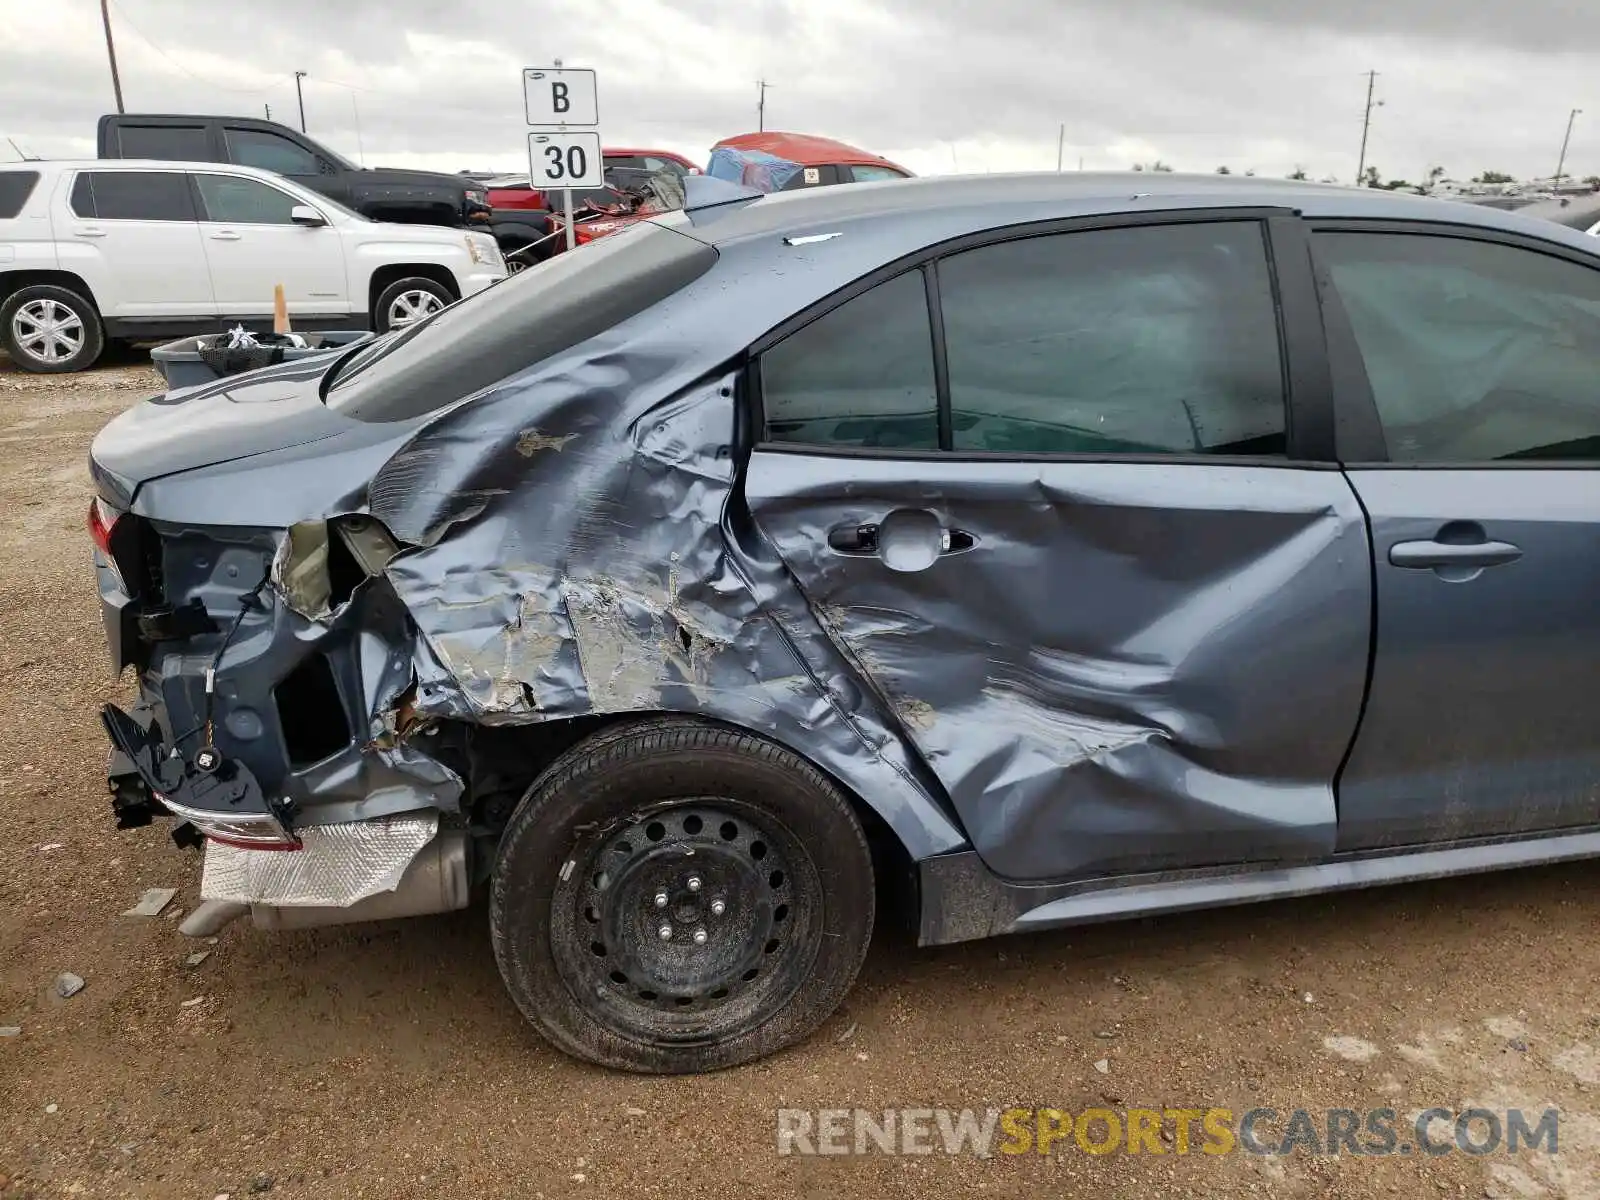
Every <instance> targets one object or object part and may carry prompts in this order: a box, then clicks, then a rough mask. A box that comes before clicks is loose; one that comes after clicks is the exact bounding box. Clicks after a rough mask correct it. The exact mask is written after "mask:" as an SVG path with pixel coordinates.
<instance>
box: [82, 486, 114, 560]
mask: <svg viewBox="0 0 1600 1200" xmlns="http://www.w3.org/2000/svg"><path fill="white" fill-rule="evenodd" d="M121 516H122V514H121V513H120V512H118V511H117V510H116V509H114V508H112V507H111V505H109V504H107V503H106V502H105V501H104V500H102V499H100V497H98V496H96V497H95V498H94V499H93V500H91V501H90V502H89V536H90V537H92V538H93V539H94V544H95V545H96V546H97V547H99V550H100V553H101V554H104V555H105V556H106V560H107V561H108V562H109V561H111V531H112V530H113V529H115V528H116V525H117V521H118V520H119V519H120V518H121Z"/></svg>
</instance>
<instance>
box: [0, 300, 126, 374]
mask: <svg viewBox="0 0 1600 1200" xmlns="http://www.w3.org/2000/svg"><path fill="white" fill-rule="evenodd" d="M0 346H4V347H5V351H6V353H7V354H9V355H10V356H11V361H12V362H14V363H16V365H17V366H18V367H20V368H22V370H24V371H33V372H36V373H40V374H58V373H61V372H66V371H81V370H83V369H84V368H86V367H89V366H92V365H93V364H94V361H95V360H96V359H97V358H99V357H100V351H101V350H102V349H104V347H105V334H104V333H103V331H102V330H101V328H100V314H99V313H97V312H96V311H95V309H94V305H93V304H90V303H89V301H87V300H85V299H84V298H83V297H82V296H80V295H79V294H78V293H77V292H74V291H71V290H69V289H67V288H64V287H54V286H51V285H48V284H39V285H36V286H34V287H25V288H23V289H21V290H20V291H17V292H14V293H12V294H11V296H9V297H8V298H7V299H6V301H5V303H4V304H0Z"/></svg>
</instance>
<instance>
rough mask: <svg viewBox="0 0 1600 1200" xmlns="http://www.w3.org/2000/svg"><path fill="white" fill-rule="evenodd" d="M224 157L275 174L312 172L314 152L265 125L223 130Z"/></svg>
mask: <svg viewBox="0 0 1600 1200" xmlns="http://www.w3.org/2000/svg"><path fill="white" fill-rule="evenodd" d="M226 136H227V139H228V161H229V162H233V163H238V164H239V165H240V166H241V167H258V168H260V169H261V170H263V171H274V172H276V173H277V174H279V175H315V174H317V172H318V170H319V168H318V165H317V156H316V155H315V154H313V153H311V151H309V150H307V149H306V148H305V147H304V146H301V145H299V144H298V143H296V142H292V141H290V140H289V139H288V138H286V137H284V136H282V135H281V134H276V133H272V132H270V131H268V130H265V129H233V128H229V129H228V130H227V132H226Z"/></svg>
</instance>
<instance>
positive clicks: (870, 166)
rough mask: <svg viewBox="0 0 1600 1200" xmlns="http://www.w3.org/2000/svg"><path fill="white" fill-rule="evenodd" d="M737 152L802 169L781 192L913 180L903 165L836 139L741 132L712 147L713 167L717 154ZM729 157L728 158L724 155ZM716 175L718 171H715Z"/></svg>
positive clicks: (795, 134) (783, 186) (770, 131)
mask: <svg viewBox="0 0 1600 1200" xmlns="http://www.w3.org/2000/svg"><path fill="white" fill-rule="evenodd" d="M719 150H725V151H736V152H743V153H749V152H751V151H754V152H756V153H758V154H767V155H771V156H772V157H773V158H775V159H781V160H783V161H784V162H785V163H792V164H795V165H797V166H799V167H800V168H801V169H800V170H799V171H797V172H795V173H794V175H793V177H792V178H791V179H789V180H787V181H786V182H785V183H783V184H782V185H781V188H780V189H779V190H782V191H791V190H793V189H797V188H808V187H824V186H826V185H828V184H832V183H874V182H877V181H878V180H882V179H909V178H911V176H912V172H910V171H908V170H906V168H904V167H902V166H901V165H900V164H899V163H894V162H890V161H889V160H888V159H887V158H884V157H883V156H882V155H881V154H873V153H871V152H870V151H867V150H862V149H861V148H860V147H857V146H852V145H850V144H849V143H848V142H836V141H834V140H833V139H832V138H826V137H818V136H816V135H815V134H810V133H783V132H780V131H776V130H768V131H766V132H763V133H741V134H739V135H737V136H736V137H730V138H723V139H722V140H721V141H720V142H718V143H717V144H716V145H715V146H713V147H711V155H712V159H713V168H714V167H715V160H716V159H717V158H718V157H719V156H718V155H717V151H719ZM723 157H726V156H723ZM712 174H716V170H715V169H713V170H712Z"/></svg>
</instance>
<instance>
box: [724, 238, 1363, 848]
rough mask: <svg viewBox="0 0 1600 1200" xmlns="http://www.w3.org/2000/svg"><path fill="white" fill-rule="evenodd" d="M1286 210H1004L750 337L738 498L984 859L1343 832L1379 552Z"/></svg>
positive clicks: (1322, 842) (1243, 844) (1275, 842)
mask: <svg viewBox="0 0 1600 1200" xmlns="http://www.w3.org/2000/svg"><path fill="white" fill-rule="evenodd" d="M1148 219H1149V218H1146V220H1148ZM1298 225H1299V223H1298V221H1297V220H1293V219H1292V218H1283V217H1273V218H1271V219H1270V220H1269V219H1266V218H1261V219H1255V218H1253V217H1245V218H1240V219H1230V220H1219V219H1218V218H1217V214H1215V213H1212V214H1210V215H1209V216H1208V217H1207V218H1205V219H1186V218H1183V217H1181V216H1179V217H1175V218H1171V219H1169V220H1168V221H1167V222H1166V223H1162V224H1155V225H1145V226H1123V227H1109V228H1107V227H1099V228H1067V229H1052V230H1048V231H1044V232H1042V233H1040V234H1039V235H1038V236H1027V237H1017V236H1016V234H1014V233H1013V234H1008V235H1007V236H1006V239H1005V240H1003V241H994V242H991V243H989V244H983V245H975V246H964V247H958V248H956V249H955V250H953V251H952V252H950V253H947V254H945V255H943V256H942V257H939V258H937V259H936V260H934V261H930V262H927V263H924V264H922V265H921V266H920V267H917V268H913V269H911V270H909V271H907V272H904V273H902V274H900V275H898V276H895V277H893V278H890V279H887V280H883V281H878V280H868V281H865V284H866V285H870V286H864V289H863V290H860V292H859V294H858V295H854V296H852V297H851V298H850V299H848V300H846V301H845V302H844V303H843V304H841V305H839V306H838V307H836V308H833V309H832V310H831V311H829V312H827V313H826V314H825V315H823V316H821V317H820V318H818V319H815V320H811V321H809V323H807V324H805V325H803V326H802V327H800V328H797V329H792V330H785V331H781V334H782V336H781V340H778V341H777V342H776V343H775V344H774V345H772V346H771V347H769V348H763V349H764V353H763V354H762V356H761V359H760V361H759V363H758V365H757V368H756V372H755V378H754V380H753V383H752V388H753V389H754V390H758V392H759V406H760V409H761V421H762V431H763V440H762V441H761V443H760V444H759V445H758V446H757V447H756V449H755V450H754V452H753V454H752V456H751V460H750V463H749V466H748V474H747V479H746V488H745V493H746V497H747V501H748V503H749V506H750V508H751V511H752V513H753V515H754V518H755V520H756V523H757V525H758V526H759V528H760V529H761V530H762V531H763V533H764V534H765V535H766V536H767V537H768V538H769V539H770V540H771V541H772V542H773V543H774V544H775V545H776V547H777V548H778V550H779V552H780V553H781V554H782V555H783V557H784V559H785V560H786V562H787V563H788V565H789V567H790V569H791V571H792V573H793V575H794V578H795V580H796V581H797V583H798V585H799V587H800V588H801V589H802V590H803V592H804V593H805V596H806V599H807V600H808V602H809V604H810V606H811V609H812V611H813V613H814V614H815V615H816V617H817V619H818V620H819V621H820V622H821V623H822V624H823V626H824V627H825V628H826V629H827V630H828V631H829V632H830V634H831V635H832V636H833V637H834V639H835V641H836V642H837V643H838V644H839V645H840V646H841V647H842V648H843V649H844V650H845V651H846V652H847V654H848V655H849V656H850V657H851V658H852V659H853V661H854V663H855V664H856V666H857V668H858V671H859V674H860V678H861V680H862V683H863V686H865V687H868V688H871V689H873V690H874V691H876V692H878V693H879V694H880V695H881V696H882V697H883V698H884V699H885V700H886V701H887V703H888V704H889V705H890V706H891V707H892V708H893V710H894V711H895V712H897V713H898V715H899V718H900V722H901V727H902V730H903V733H904V736H905V737H906V738H907V739H908V740H909V741H910V742H911V743H912V744H913V745H914V747H915V748H916V750H917V751H919V752H920V753H921V755H922V757H923V758H924V759H925V760H926V761H927V763H928V764H929V766H930V768H931V769H932V770H933V771H934V772H935V773H936V774H937V776H938V778H939V779H940V781H941V782H942V783H943V785H944V787H945V788H946V789H947V791H948V793H949V795H950V798H951V800H952V802H953V804H954V807H955V809H956V811H957V812H958V813H959V815H960V817H961V819H962V822H963V823H964V825H965V827H966V830H967V833H968V835H969V837H970V838H971V840H972V842H973V845H974V847H975V848H976V849H977V851H978V852H979V854H980V855H981V856H982V857H983V858H984V860H985V861H986V862H987V864H988V865H989V866H990V867H991V869H993V870H994V871H996V872H997V873H999V874H1000V875H1003V876H1006V877H1008V878H1013V879H1063V878H1071V877H1082V876H1089V875H1096V874H1103V873H1108V872H1114V871H1128V870H1147V869H1171V868H1178V867H1188V866H1198V865H1205V864H1214V863H1230V862H1242V861H1251V860H1287V859H1296V858H1306V857H1314V856H1319V855H1323V854H1326V853H1329V852H1330V851H1331V850H1332V849H1333V848H1334V844H1335V835H1336V827H1337V817H1336V811H1335V804H1334V793H1333V782H1334V777H1335V774H1336V772H1337V770H1338V767H1339V763H1340V761H1341V759H1342V757H1343V755H1344V754H1345V752H1346V750H1347V748H1348V746H1349V744H1350V739H1351V737H1352V735H1353V732H1354V729H1355V725H1356V721H1357V717H1358V713H1359V709H1360V705H1361V700H1362V694H1363V689H1364V685H1365V675H1366V669H1367V655H1368V650H1369V638H1370V628H1369V615H1370V608H1371V574H1370V572H1371V568H1370V562H1369V556H1368V549H1367V541H1366V531H1365V525H1364V520H1363V516H1362V513H1361V509H1360V507H1359V505H1358V504H1357V502H1356V500H1355V497H1354V495H1353V494H1352V492H1351V489H1350V487H1349V484H1348V483H1347V482H1346V481H1345V479H1344V477H1343V476H1342V474H1341V473H1340V472H1339V471H1338V470H1337V469H1336V468H1335V467H1334V466H1333V465H1332V464H1331V463H1328V462H1318V461H1308V460H1309V459H1314V458H1315V457H1316V456H1317V455H1318V454H1319V453H1321V452H1322V451H1324V450H1326V449H1327V445H1326V443H1325V441H1324V435H1325V434H1326V432H1327V431H1326V429H1325V428H1324V427H1323V425H1322V424H1321V422H1320V418H1319V413H1322V412H1324V411H1325V405H1326V403H1327V400H1328V395H1327V386H1326V368H1325V365H1324V363H1325V360H1323V359H1322V358H1321V353H1322V344H1321V335H1320V330H1319V329H1318V328H1317V326H1316V322H1315V319H1314V301H1312V300H1311V299H1310V294H1309V293H1310V285H1309V271H1308V269H1307V266H1306V255H1305V252H1304V243H1303V235H1302V234H1301V233H1300V231H1299V228H1298ZM1269 227H1270V228H1273V229H1276V230H1277V232H1276V233H1275V234H1272V235H1269ZM1025 232H1032V231H1025ZM1273 248H1276V249H1277V251H1278V258H1279V261H1280V263H1282V264H1285V265H1284V266H1283V269H1281V270H1280V274H1281V275H1282V277H1283V284H1284V286H1283V290H1282V291H1281V292H1280V291H1279V290H1278V289H1277V288H1275V285H1274V276H1273V272H1272V270H1271V268H1270V266H1269V262H1270V261H1271V259H1270V251H1271V250H1272V249H1273ZM1308 302H1309V303H1310V304H1312V305H1313V308H1312V309H1308V308H1307V307H1306V306H1307V304H1308ZM1319 367H1320V373H1319V370H1318V368H1319ZM1291 395H1292V396H1293V397H1294V398H1295V403H1296V405H1297V406H1309V405H1315V406H1316V407H1317V412H1308V415H1306V416H1305V417H1304V418H1303V419H1298V420H1297V421H1293V422H1291V420H1290V415H1289V414H1290V412H1291V408H1290V396H1291ZM1293 411H1294V412H1295V413H1296V414H1297V416H1298V415H1299V413H1300V411H1301V410H1300V407H1296V408H1295V409H1294V410H1293ZM1328 457H1329V458H1331V453H1330V454H1329V455H1328Z"/></svg>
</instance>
